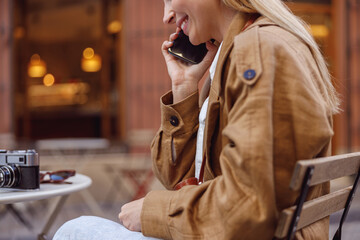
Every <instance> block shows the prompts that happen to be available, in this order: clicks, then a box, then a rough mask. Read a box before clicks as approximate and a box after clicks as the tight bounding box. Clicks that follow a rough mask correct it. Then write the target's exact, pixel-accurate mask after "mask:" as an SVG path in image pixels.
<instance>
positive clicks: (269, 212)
mask: <svg viewBox="0 0 360 240" xmlns="http://www.w3.org/2000/svg"><path fill="white" fill-rule="evenodd" d="M244 34H245V33H244ZM255 37H256V39H253V38H252V36H246V38H243V39H238V42H239V45H240V46H241V47H239V49H237V47H238V46H237V45H236V44H235V47H234V48H235V50H233V51H232V53H231V55H230V58H231V59H232V61H231V63H230V66H229V69H228V76H230V77H228V78H227V79H226V85H225V90H224V91H225V94H224V99H225V102H226V103H227V104H225V106H224V109H222V111H224V112H226V111H228V114H227V115H228V117H227V119H228V120H227V124H226V126H225V128H224V129H223V131H222V136H219V137H222V138H223V139H224V141H226V142H228V144H226V145H224V146H223V149H222V151H221V154H220V159H219V161H220V165H221V171H222V175H220V176H217V177H216V178H214V179H213V180H209V181H206V182H204V183H203V184H201V185H199V186H185V187H183V188H182V189H180V190H178V191H153V192H150V193H149V194H148V195H147V196H146V197H145V201H144V205H143V209H142V215H141V223H142V231H143V233H144V235H149V236H154V237H158V238H164V239H247V240H251V239H254V240H255V239H256V240H258V239H272V237H273V234H274V231H275V226H276V222H277V216H278V209H277V202H278V199H277V195H276V192H277V191H278V190H277V186H275V169H274V168H275V166H276V164H275V160H276V159H274V149H275V148H276V146H277V145H282V143H281V142H279V141H282V142H283V143H285V142H286V143H289V145H288V148H284V150H283V151H284V152H283V153H282V155H283V156H288V155H289V156H290V158H289V159H286V160H287V161H288V162H286V161H285V160H284V162H282V163H281V165H282V170H283V171H284V172H285V174H288V173H290V174H291V172H292V170H293V166H294V163H295V161H296V152H297V151H308V155H313V156H315V155H316V154H317V153H319V151H320V150H321V149H322V148H323V147H324V146H325V145H326V143H328V141H329V138H330V137H331V131H330V132H329V131H328V128H329V123H328V119H327V117H326V113H324V107H323V103H322V102H321V101H319V102H318V101H317V100H318V98H317V97H316V95H314V91H315V92H316V90H314V89H315V88H314V87H313V86H311V85H310V86H307V85H306V84H305V83H304V79H303V76H304V75H302V74H303V73H302V72H301V70H300V67H299V62H298V61H297V59H296V58H297V55H296V54H294V53H293V50H292V49H285V50H284V51H282V52H281V54H282V56H277V57H278V58H279V59H282V60H284V61H283V62H281V65H279V64H276V63H274V62H273V60H274V59H273V57H274V56H276V54H278V53H277V52H278V50H279V49H283V47H282V46H281V45H282V44H283V43H282V42H280V43H279V44H277V43H275V44H277V46H276V47H278V48H279V49H275V47H274V46H273V45H271V46H266V43H264V44H263V45H261V49H260V47H259V46H256V44H258V42H259V39H257V37H258V36H257V35H256V34H255ZM271 37H274V36H271ZM246 39H248V40H246ZM247 44H248V45H247ZM254 46H256V49H255V51H252V50H254ZM242 51H243V52H242ZM256 54H259V56H260V55H261V59H262V60H261V63H259V62H257V63H258V64H260V65H258V66H256V65H255V66H252V65H251V62H252V60H251V58H256V56H255V55H256ZM254 62H256V60H254ZM248 63H250V64H248ZM242 68H243V69H244V70H246V69H253V70H255V71H257V73H258V74H259V75H260V76H259V77H258V78H256V79H255V80H254V81H249V82H247V79H243V71H239V69H242ZM284 69H287V70H286V71H284ZM289 69H291V71H290V70H289ZM288 70H289V71H288ZM287 74H288V76H284V75H287ZM277 78H279V79H284V81H288V82H289V85H288V86H289V88H288V89H285V92H283V93H282V94H281V97H279V98H277V99H276V102H275V98H274V96H275V95H276V96H280V95H278V94H277V91H278V90H277V84H278V83H279V82H277V80H276V79H277ZM283 103H287V104H288V108H284V109H282V104H283ZM274 109H276V111H275V110H274ZM280 110H281V111H284V112H283V113H284V115H283V116H284V118H283V119H279V120H277V121H278V122H274V114H275V112H277V111H280ZM300 110H301V111H300ZM294 119H296V120H294ZM282 121H283V122H284V123H287V122H288V123H289V124H288V125H283V124H282ZM275 126H276V127H275ZM282 126H283V127H284V128H281V127H282ZM304 126H310V128H309V129H308V130H309V132H307V133H304V132H300V131H303V128H304ZM316 127H320V128H321V129H323V130H324V131H322V130H321V131H319V130H316ZM312 130H314V131H313V132H311V131H312ZM278 131H279V132H278ZM300 136H301V137H302V139H299V137H300ZM225 139H226V140H225ZM307 147H310V148H311V149H310V150H309V149H307ZM293 149H295V153H294V154H293V152H291V151H292V150H293ZM310 151H311V152H310ZM282 197H284V198H286V197H285V196H282ZM287 201H289V200H287Z"/></svg>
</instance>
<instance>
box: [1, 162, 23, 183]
mask: <svg viewBox="0 0 360 240" xmlns="http://www.w3.org/2000/svg"><path fill="white" fill-rule="evenodd" d="M19 181H20V172H19V169H18V168H17V167H16V166H11V165H6V166H1V167H0V187H7V188H11V187H16V185H17V184H18V183H19Z"/></svg>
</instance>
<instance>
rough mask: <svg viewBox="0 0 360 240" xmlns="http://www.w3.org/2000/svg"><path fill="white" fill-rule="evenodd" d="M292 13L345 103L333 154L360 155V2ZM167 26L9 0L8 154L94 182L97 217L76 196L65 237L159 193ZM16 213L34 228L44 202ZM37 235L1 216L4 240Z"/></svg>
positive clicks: (91, 3)
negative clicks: (36, 156)
mask: <svg viewBox="0 0 360 240" xmlns="http://www.w3.org/2000/svg"><path fill="white" fill-rule="evenodd" d="M286 2H287V4H288V6H289V8H290V9H291V10H292V11H293V12H294V13H295V14H297V15H298V16H300V17H302V18H303V19H304V20H305V21H306V22H307V23H308V24H309V26H310V29H309V31H311V32H312V34H313V35H314V37H315V39H316V40H317V42H318V43H319V45H320V47H321V50H322V52H323V54H324V56H325V58H326V60H327V62H328V64H329V69H330V71H331V74H332V76H333V82H334V85H335V86H336V88H337V90H338V92H339V93H340V95H341V99H342V105H341V108H342V112H341V113H340V114H338V115H337V116H335V118H334V124H335V136H334V138H333V154H339V153H345V152H353V151H359V150H360V107H359V103H360V79H359V78H360V73H359V71H360V26H359V25H360V3H359V1H358V0H293V1H286ZM162 17H163V1H161V0H0V149H21V148H35V149H36V150H37V151H39V153H40V155H41V169H56V170H57V169H61V168H69V167H70V166H71V167H72V168H74V169H76V170H78V171H79V172H81V173H84V174H86V175H89V176H90V177H91V178H92V179H93V185H92V186H91V187H90V194H92V196H93V198H94V201H95V202H96V203H97V204H98V206H96V207H90V208H89V207H88V206H86V205H84V204H83V199H82V198H81V197H80V196H77V195H76V194H74V196H73V195H72V196H71V198H70V199H69V201H68V203H67V204H66V206H65V207H64V210H63V212H62V214H60V216H59V218H58V220H57V227H58V226H60V225H61V224H62V223H63V222H64V221H66V220H68V219H71V218H73V217H76V216H79V215H84V214H91V215H93V214H95V215H102V216H105V217H108V218H110V219H114V220H116V215H117V212H118V210H119V209H120V207H121V205H122V204H123V203H124V202H127V201H129V200H132V199H135V198H138V197H141V196H143V195H144V194H145V193H146V192H147V191H149V190H150V189H161V186H160V184H159V183H158V182H157V181H156V180H155V179H154V177H153V175H152V172H151V162H150V158H149V144H150V142H151V139H152V137H153V136H154V134H155V132H156V130H157V128H158V127H159V124H160V108H159V98H160V96H161V95H162V94H164V93H165V92H167V91H168V90H169V89H170V87H171V84H170V81H169V78H168V75H167V70H166V67H165V63H164V60H163V58H162V55H161V52H160V47H161V44H162V42H163V41H164V40H165V39H168V36H169V34H170V33H172V32H173V31H174V28H173V27H168V26H164V24H163V23H162ZM118 181H120V182H123V183H125V184H124V185H125V186H126V187H125V189H121V187H120V186H117V185H118V184H117V182H118ZM126 188H127V189H126ZM15 206H16V207H17V208H19V209H20V210H21V212H23V213H24V215H25V218H26V217H28V218H29V217H30V218H31V217H32V216H39V215H37V214H40V215H41V211H42V208H43V206H46V202H40V203H39V201H38V202H33V203H27V204H25V205H24V204H17V205H15ZM34 209H35V210H36V211H34ZM357 213H360V211H358V212H357ZM34 219H37V218H34ZM3 223H8V224H9V225H11V226H12V227H11V228H9V227H6V226H7V225H6V224H5V225H4V224H3ZM37 224H41V223H37V222H36V221H35V222H34V225H35V227H34V228H32V229H28V228H26V227H25V228H24V226H23V224H22V223H19V221H18V220H17V219H16V217H14V216H12V215H11V214H9V213H8V212H7V211H6V210H4V209H1V206H0V239H34V237H33V236H35V235H34V233H35V232H36V228H37V227H36V225H37ZM34 229H35V230H34ZM54 230H56V227H54V228H53V229H52V231H54Z"/></svg>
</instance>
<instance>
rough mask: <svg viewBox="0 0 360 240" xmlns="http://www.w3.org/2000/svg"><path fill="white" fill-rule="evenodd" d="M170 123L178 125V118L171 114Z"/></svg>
mask: <svg viewBox="0 0 360 240" xmlns="http://www.w3.org/2000/svg"><path fill="white" fill-rule="evenodd" d="M170 123H171V125H173V126H174V127H176V126H178V125H179V119H178V118H177V117H176V116H171V117H170Z"/></svg>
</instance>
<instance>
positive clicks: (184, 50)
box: [168, 30, 208, 64]
mask: <svg viewBox="0 0 360 240" xmlns="http://www.w3.org/2000/svg"><path fill="white" fill-rule="evenodd" d="M168 52H169V53H170V54H171V55H173V56H175V57H177V58H179V59H181V60H183V61H185V62H188V63H191V64H198V63H200V62H201V61H202V60H203V59H204V57H205V55H206V53H207V52H208V50H207V48H206V44H205V43H202V44H200V45H197V46H195V45H192V44H191V42H190V40H189V37H188V36H186V35H185V34H184V32H183V31H182V30H181V31H180V32H179V36H178V38H176V39H175V40H174V44H173V46H172V47H170V48H168Z"/></svg>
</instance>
